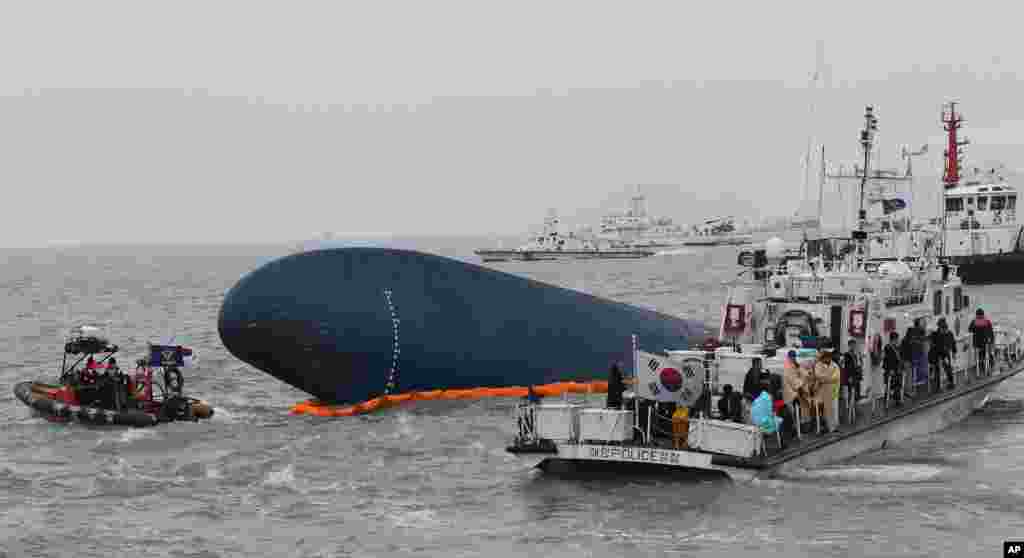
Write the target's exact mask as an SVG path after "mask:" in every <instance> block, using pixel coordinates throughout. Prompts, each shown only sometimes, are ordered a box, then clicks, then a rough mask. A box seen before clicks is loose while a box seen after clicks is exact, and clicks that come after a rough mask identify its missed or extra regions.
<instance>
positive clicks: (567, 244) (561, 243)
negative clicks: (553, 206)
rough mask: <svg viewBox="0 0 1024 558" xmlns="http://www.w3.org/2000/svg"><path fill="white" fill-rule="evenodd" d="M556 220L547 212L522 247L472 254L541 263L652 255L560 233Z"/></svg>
mask: <svg viewBox="0 0 1024 558" xmlns="http://www.w3.org/2000/svg"><path fill="white" fill-rule="evenodd" d="M560 228H561V227H560V222H559V219H558V217H557V216H556V215H555V214H554V212H551V213H549V214H548V216H547V218H546V219H545V220H544V229H543V231H542V232H540V233H538V234H537V235H535V236H533V237H531V238H530V240H529V241H527V242H526V243H525V244H523V245H522V246H519V247H518V248H514V249H511V250H503V249H479V250H474V251H473V253H474V254H476V255H477V256H480V258H481V259H482V260H483V261H485V262H501V261H542V260H605V259H633V258H646V257H648V256H653V255H654V253H655V252H654V251H653V250H646V249H641V248H631V247H628V246H615V245H612V244H611V243H610V242H608V241H606V240H601V239H599V238H595V237H593V236H590V235H585V234H578V233H575V232H564V231H562V230H560Z"/></svg>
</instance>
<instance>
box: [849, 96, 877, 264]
mask: <svg viewBox="0 0 1024 558" xmlns="http://www.w3.org/2000/svg"><path fill="white" fill-rule="evenodd" d="M877 131H878V118H876V117H875V109H874V107H872V106H870V105H869V106H867V107H865V109H864V129H863V130H861V132H860V146H861V149H863V150H864V174H863V175H862V176H861V180H860V209H859V210H858V211H857V230H856V231H853V235H852V237H853V240H854V241H855V242H856V243H857V259H858V260H859V261H858V262H857V264H858V268H863V266H864V260H865V258H866V257H867V254H866V250H865V248H866V244H867V238H868V233H867V231H865V230H864V229H865V227H866V226H867V220H868V212H867V210H866V209H864V188H865V187H866V186H867V183H868V173H869V172H870V170H871V149H872V146H873V145H874V141H875V132H877Z"/></svg>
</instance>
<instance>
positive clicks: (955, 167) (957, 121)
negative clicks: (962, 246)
mask: <svg viewBox="0 0 1024 558" xmlns="http://www.w3.org/2000/svg"><path fill="white" fill-rule="evenodd" d="M948 107H949V111H948V112H947V111H946V107H943V110H942V123H943V125H944V127H945V130H946V150H945V151H944V152H943V155H944V156H945V158H946V165H945V172H944V173H943V175H942V182H943V183H944V188H943V189H942V196H941V201H940V202H939V203H940V204H941V207H940V208H939V209H940V211H941V215H942V242H941V245H940V247H939V256H940V257H945V256H946V191H947V190H949V189H950V188H955V187H956V186H958V185H959V184H960V166H961V165H962V164H963V161H962V160H961V158H960V147H961V146H964V145H967V143H968V141H967V140H966V139H964V140H963V141H960V140H958V139H957V137H956V132H957V130H959V129H960V126H961V125H962V124H963V117H962V116H961V115H960V114H958V113H957V112H956V101H951V102H950V103H949V105H948ZM967 219H968V221H967V222H968V224H969V225H970V226H972V227H973V215H971V212H970V211H968V214H967ZM973 240H974V239H973V234H972V238H971V241H972V244H973Z"/></svg>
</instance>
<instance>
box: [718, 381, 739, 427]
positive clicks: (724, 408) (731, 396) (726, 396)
mask: <svg viewBox="0 0 1024 558" xmlns="http://www.w3.org/2000/svg"><path fill="white" fill-rule="evenodd" d="M718 414H719V415H720V416H719V418H720V419H721V420H730V421H732V422H740V423H742V422H743V396H742V395H740V394H739V393H737V392H735V391H733V389H732V384H725V385H724V386H722V397H721V399H719V400H718Z"/></svg>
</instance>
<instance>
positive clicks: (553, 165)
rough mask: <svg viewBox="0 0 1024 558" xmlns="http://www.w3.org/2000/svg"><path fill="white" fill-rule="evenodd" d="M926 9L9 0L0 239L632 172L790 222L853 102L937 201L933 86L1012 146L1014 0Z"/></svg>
mask: <svg viewBox="0 0 1024 558" xmlns="http://www.w3.org/2000/svg"><path fill="white" fill-rule="evenodd" d="M940 4H941V3H927V4H920V5H914V4H913V3H907V4H899V5H892V4H891V3H889V4H881V3H877V4H873V3H870V2H869V3H866V4H864V5H863V6H861V5H858V7H857V8H856V9H854V8H850V9H847V10H844V11H843V13H841V14H832V13H826V12H825V10H823V9H822V8H821V7H820V6H819V5H818V4H814V3H793V4H791V5H790V4H787V6H785V7H778V6H774V7H772V6H765V5H761V4H757V3H746V4H744V5H743V6H742V7H741V8H740V9H739V10H737V8H736V7H730V6H703V7H701V8H700V9H699V10H696V9H687V8H686V7H683V6H680V5H675V4H661V3H651V4H643V5H636V6H624V5H618V4H606V3H573V2H567V3H559V4H558V5H549V4H544V5H543V6H542V5H541V4H539V3H530V2H525V3H517V4H516V5H515V6H511V5H489V6H486V7H484V6H483V5H480V4H474V3H465V2H436V3H430V4H429V5H427V4H412V3H409V4H394V5H388V6H385V5H384V4H380V5H377V4H375V5H372V6H367V5H361V4H355V3H336V4H310V5H303V9H298V8H292V7H289V6H285V5H281V4H271V3H260V2H247V3H237V2H236V3H232V2H225V3H218V4H217V5H216V6H211V5H206V4H203V5H202V6H203V7H202V8H200V7H199V6H200V5H199V4H188V3H181V4H174V5H173V6H174V7H171V5H154V6H147V7H146V8H142V7H140V6H138V5H136V4H132V3H104V4H73V3H68V4H64V5H62V8H61V10H60V12H59V14H60V17H59V18H55V17H54V15H53V13H51V12H50V11H47V10H46V9H44V8H42V7H40V6H37V5H34V4H26V5H22V6H19V7H17V8H16V9H13V10H11V13H10V16H11V17H8V18H6V20H5V22H4V23H2V24H0V25H2V26H3V27H2V28H3V30H4V33H3V34H0V35H2V38H0V41H2V42H3V43H2V44H3V45H4V46H5V47H7V48H6V51H7V52H19V53H22V54H21V55H20V56H18V57H12V59H11V61H10V64H9V68H8V70H7V71H6V72H5V73H6V74H7V75H6V76H5V77H6V79H5V80H4V83H3V85H2V86H0V115H2V120H0V121H2V122H3V125H2V126H0V145H2V146H3V152H4V155H5V156H4V158H3V159H4V163H3V164H2V165H0V169H2V170H0V181H2V184H3V185H4V190H3V191H4V192H6V193H7V201H8V203H7V204H6V207H7V208H8V211H7V212H6V215H5V218H4V219H3V220H0V247H29V246H44V245H52V244H68V243H71V244H79V243H84V244H123V243H132V244H138V243H159V244H193V243H217V244H234V243H246V244H254V243H274V244H280V243H292V242H301V241H303V240H309V239H312V238H316V237H319V236H320V235H322V234H324V233H331V234H333V235H334V236H335V237H339V238H345V237H352V238H377V237H421V236H422V237H442V236H443V237H481V236H483V237H503V238H508V237H519V236H521V235H523V234H525V233H526V232H528V231H529V230H532V229H535V228H536V226H537V225H538V224H539V223H540V222H541V221H542V219H543V217H544V215H545V214H546V213H547V211H548V210H549V209H554V210H556V211H557V212H558V214H559V215H560V216H562V217H563V219H564V220H565V221H566V222H569V223H572V224H593V223H594V222H595V221H597V220H598V219H599V218H600V216H601V215H602V214H604V213H607V212H609V211H619V210H623V209H625V207H626V204H627V201H628V198H629V196H630V195H631V193H632V192H633V191H634V188H635V186H636V185H640V191H641V193H643V194H645V195H646V196H647V199H648V209H649V211H650V213H652V214H654V215H658V216H665V217H671V218H673V219H674V220H676V221H677V222H680V223H686V224H693V223H696V222H699V221H701V220H703V219H706V218H710V217H716V216H720V215H733V216H736V217H737V218H740V219H751V220H753V221H762V220H766V219H771V218H783V217H788V216H792V215H793V214H794V212H796V211H797V210H798V209H800V208H801V207H803V208H807V207H811V208H813V207H814V206H815V205H816V202H815V200H816V197H817V192H818V183H817V180H818V179H817V174H818V169H817V165H818V164H819V163H818V162H817V159H816V158H814V159H812V165H814V167H813V168H812V169H811V171H810V173H809V175H810V179H811V184H810V185H809V187H805V184H804V176H805V172H804V168H803V159H804V156H805V152H806V150H807V145H808V142H809V141H810V142H811V144H812V145H814V146H815V147H814V150H815V153H817V150H818V149H820V146H821V145H824V147H825V158H826V160H827V162H828V164H829V166H830V167H832V168H834V167H835V166H837V165H839V164H843V165H846V166H847V168H849V167H850V166H851V165H853V164H854V163H857V162H858V161H859V155H860V154H859V147H858V144H857V137H858V133H859V130H860V127H861V126H862V123H863V119H862V113H863V110H864V106H865V105H873V106H874V107H875V108H876V111H877V114H878V117H879V120H880V130H879V135H878V145H879V154H880V156H881V160H880V161H879V164H880V166H882V167H884V168H896V169H902V168H903V165H904V162H903V161H902V160H901V159H900V156H899V153H900V149H901V148H903V147H904V146H907V147H909V148H912V149H917V148H918V147H920V146H921V145H924V144H927V145H928V146H929V150H928V154H927V155H926V156H925V157H921V158H918V159H915V160H914V161H913V163H914V174H915V176H916V177H917V179H916V183H915V190H914V192H913V201H912V202H911V204H912V206H913V208H914V213H915V216H918V215H933V214H935V212H936V210H937V202H938V193H939V191H940V187H941V186H940V184H939V177H940V175H941V169H942V160H941V157H942V150H943V143H944V138H943V131H942V126H941V122H940V121H939V118H940V112H941V110H942V106H943V104H944V103H946V102H948V101H950V100H956V101H959V102H960V103H961V104H960V108H961V109H962V110H963V112H964V115H965V117H966V122H965V126H964V129H963V131H964V133H965V134H966V136H967V137H968V138H970V140H971V142H972V143H971V144H970V145H969V146H968V148H967V152H966V156H965V159H966V164H967V166H968V167H972V166H979V167H983V168H988V167H990V166H995V165H998V164H1003V165H1005V166H1006V167H1007V169H1008V174H1009V175H1010V177H1011V183H1013V184H1014V185H1017V182H1016V181H1015V178H1014V177H1015V176H1016V174H1018V173H1019V172H1020V170H1021V169H1024V160H1022V153H1021V147H1022V142H1021V138H1022V137H1024V107H1021V106H1020V105H1019V103H1016V102H1015V100H1016V99H1017V98H1019V97H1020V96H1021V93H1024V83H1022V82H1021V80H1020V79H1019V77H1018V74H1019V72H1018V69H1019V68H1020V67H1021V64H1022V58H1021V56H1022V55H1021V50H1020V49H1019V48H1016V43H1017V42H1018V41H1017V40H1016V38H1015V37H1016V32H1015V30H1014V29H1013V27H1012V20H1013V18H1012V17H1006V18H999V19H996V20H994V21H989V20H990V19H991V18H989V17H988V16H990V15H991V14H993V13H1002V12H999V11H998V10H994V9H985V8H983V7H981V4H978V5H974V4H972V5H971V6H970V7H962V6H959V5H958V4H957V5H953V4H950V6H959V7H957V8H956V9H957V10H959V11H960V12H962V16H961V20H962V23H963V24H964V25H968V24H970V25H974V26H976V27H977V26H982V27H983V28H984V30H985V32H984V33H979V34H978V35H977V36H976V38H975V39H972V40H971V41H959V42H957V41H950V40H949V39H948V34H947V33H946V32H945V31H944V26H947V25H948V22H947V19H946V18H947V17H949V16H948V13H949V12H948V10H949V9H952V8H948V7H943V6H941V5H940ZM389 6H390V7H389ZM872 6H877V7H872ZM740 12H742V13H743V14H744V15H743V17H739V18H738V17H736V14H737V13H740ZM837 18H839V19H841V20H842V21H843V24H842V25H841V26H838V23H837ZM820 37H827V39H824V40H820ZM815 72H818V79H817V80H813V81H812V75H813V74H814V73H815ZM812 105H813V112H812V110H811V107H812ZM815 157H816V156H815ZM853 187H854V185H853V184H851V183H849V182H847V183H844V184H843V186H842V188H843V189H844V190H843V191H838V190H836V186H835V184H832V183H827V184H826V185H825V187H824V188H823V191H824V194H825V196H826V199H825V202H824V203H823V205H824V206H825V213H829V211H832V212H833V213H834V209H835V207H837V206H838V205H842V203H841V202H834V201H833V200H834V199H836V198H835V196H839V197H841V198H843V196H845V194H846V192H847V191H848V190H845V189H847V188H853ZM807 198H810V199H807ZM843 199H847V198H843ZM831 220H832V221H833V222H835V221H837V219H835V218H834V215H833V218H832V219H831Z"/></svg>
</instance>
